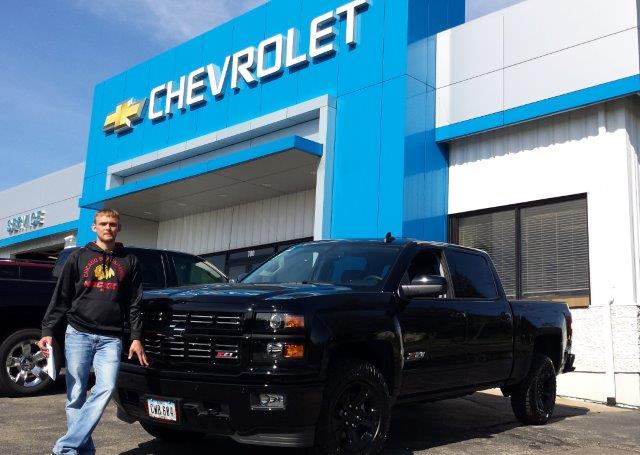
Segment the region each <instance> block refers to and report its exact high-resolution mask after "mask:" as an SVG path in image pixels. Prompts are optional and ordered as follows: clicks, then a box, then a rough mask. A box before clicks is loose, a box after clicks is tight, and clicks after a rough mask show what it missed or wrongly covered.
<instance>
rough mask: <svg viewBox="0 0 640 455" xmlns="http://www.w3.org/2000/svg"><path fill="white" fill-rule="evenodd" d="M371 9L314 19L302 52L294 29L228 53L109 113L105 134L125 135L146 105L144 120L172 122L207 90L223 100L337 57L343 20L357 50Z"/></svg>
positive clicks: (357, 0)
mask: <svg viewBox="0 0 640 455" xmlns="http://www.w3.org/2000/svg"><path fill="white" fill-rule="evenodd" d="M368 6H369V0H354V1H352V2H349V3H346V4H344V5H342V6H340V7H338V8H336V9H335V10H332V11H328V12H326V13H325V14H322V15H320V16H318V17H316V18H315V19H313V20H312V21H311V24H310V25H309V30H310V33H309V42H308V43H300V47H304V46H306V48H304V49H299V48H298V47H299V46H298V43H299V37H300V33H299V31H298V30H297V29H296V28H290V29H289V30H288V31H287V33H286V36H285V35H284V34H277V35H274V36H272V37H270V38H267V39H265V40H263V41H262V42H260V43H258V45H257V46H251V47H248V48H246V49H242V50H239V51H237V52H235V53H233V54H230V55H228V56H227V57H226V58H225V60H224V62H216V63H218V64H215V63H210V64H208V65H206V66H202V67H200V68H196V69H194V70H192V71H191V72H189V73H188V74H184V75H183V76H180V78H179V80H177V81H167V82H165V83H164V84H161V85H159V86H157V87H154V88H153V89H152V90H151V93H149V97H148V98H143V99H141V100H135V99H133V98H132V99H129V100H126V101H123V102H121V103H120V104H118V105H117V106H116V107H115V110H114V111H113V112H110V113H109V114H108V115H107V117H106V119H105V122H104V125H103V128H102V129H103V131H104V132H105V134H110V133H114V132H115V133H124V132H126V131H129V130H131V129H132V128H133V127H134V125H135V124H136V123H138V122H140V121H142V120H143V111H144V108H145V107H148V109H147V114H146V116H147V117H148V119H149V120H151V121H154V120H155V121H157V120H160V119H164V118H170V117H171V116H172V114H173V112H174V109H178V110H181V111H185V110H186V109H187V108H189V107H190V106H197V105H200V104H204V103H206V102H207V99H206V96H205V93H206V92H207V91H209V92H210V94H211V97H212V98H213V99H214V100H218V99H221V98H222V97H224V91H225V87H227V86H229V87H230V88H231V89H232V90H234V91H236V92H238V91H240V90H241V83H240V82H241V80H243V81H244V82H245V83H246V84H247V85H248V86H250V87H252V86H256V85H258V84H260V83H264V82H267V81H268V80H269V78H273V77H274V76H276V75H278V74H280V73H282V72H283V71H285V69H290V68H297V67H302V66H303V65H307V64H308V63H309V62H311V61H314V60H316V59H318V58H320V57H323V56H327V55H330V54H334V53H336V52H337V51H338V46H337V43H336V41H335V36H336V32H335V27H336V25H337V23H338V22H339V21H344V22H345V26H346V33H345V42H346V44H347V45H349V46H350V47H355V46H356V45H357V36H356V30H357V20H358V17H359V15H360V14H361V13H363V12H364V11H366V10H367V7H368ZM147 104H148V106H147Z"/></svg>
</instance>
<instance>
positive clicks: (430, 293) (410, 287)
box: [400, 275, 447, 299]
mask: <svg viewBox="0 0 640 455" xmlns="http://www.w3.org/2000/svg"><path fill="white" fill-rule="evenodd" d="M400 292H401V295H402V297H404V298H408V299H410V298H413V297H437V296H439V295H442V294H444V293H445V292H447V280H446V279H445V278H444V277H441V276H439V275H420V276H417V277H415V278H414V279H413V280H412V281H411V284H403V285H402V286H400Z"/></svg>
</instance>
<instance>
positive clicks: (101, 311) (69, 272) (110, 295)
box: [42, 242, 142, 340]
mask: <svg viewBox="0 0 640 455" xmlns="http://www.w3.org/2000/svg"><path fill="white" fill-rule="evenodd" d="M141 299H142V280H141V272H140V268H139V266H138V259H137V258H136V257H135V256H134V255H133V254H131V253H128V252H127V251H126V249H124V248H123V247H122V245H121V244H119V243H118V244H116V248H115V249H114V250H113V251H104V250H103V249H101V248H100V247H99V246H98V245H96V244H95V243H93V242H91V243H88V244H87V245H86V246H85V247H84V248H80V249H78V250H76V251H74V252H73V253H71V254H70V255H69V258H68V259H67V262H66V263H65V264H64V268H63V269H62V273H61V274H60V278H58V284H57V285H56V289H55V291H54V293H53V297H52V298H51V303H50V304H49V308H47V312H46V314H45V315H44V319H43V320H42V336H52V335H53V332H54V331H55V329H56V328H57V327H58V326H59V325H60V324H61V323H62V322H63V321H64V319H65V315H66V317H67V320H68V323H69V324H70V325H71V326H72V327H73V328H74V329H76V330H79V331H81V332H88V333H95V334H97V335H108V336H116V337H119V336H122V331H123V328H124V322H125V320H127V319H128V320H129V324H130V326H131V339H132V340H139V339H140V338H141V335H142V333H141V332H142V320H141V318H140V300H141Z"/></svg>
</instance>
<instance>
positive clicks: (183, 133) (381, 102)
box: [81, 0, 464, 240]
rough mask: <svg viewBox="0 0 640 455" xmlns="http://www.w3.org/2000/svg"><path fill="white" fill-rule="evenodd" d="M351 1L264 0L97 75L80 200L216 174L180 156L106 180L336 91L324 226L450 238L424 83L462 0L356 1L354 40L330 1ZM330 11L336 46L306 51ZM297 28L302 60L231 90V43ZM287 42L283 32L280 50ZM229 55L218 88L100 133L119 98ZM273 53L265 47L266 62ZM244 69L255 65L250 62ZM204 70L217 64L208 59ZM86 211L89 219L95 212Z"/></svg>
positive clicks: (248, 43) (341, 233)
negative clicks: (180, 162)
mask: <svg viewBox="0 0 640 455" xmlns="http://www.w3.org/2000/svg"><path fill="white" fill-rule="evenodd" d="M347 4H349V2H348V1H347V0H315V1H309V0H271V1H270V2H268V3H266V4H264V5H262V6H260V7H258V8H256V9H254V10H252V11H250V12H248V13H246V14H244V15H242V16H240V17H238V18H236V19H234V20H232V21H230V22H228V23H226V24H223V25H221V26H220V27H217V28H216V29H214V30H211V31H209V32H207V33H205V34H203V35H201V36H199V37H196V38H194V39H193V40H190V41H188V42H187V43H185V44H183V45H181V46H178V47H177V48H174V49H171V50H169V51H167V52H165V53H163V54H161V55H159V56H157V57H155V58H153V59H151V60H149V61H148V62H144V63H142V64H140V65H138V66H136V67H134V68H132V69H131V70H129V71H127V72H125V73H123V74H120V75H118V76H115V77H114V78H112V79H109V80H108V81H105V82H104V83H102V84H100V85H99V86H98V87H97V88H96V92H95V99H94V107H93V115H92V125H91V131H90V135H89V136H90V141H89V151H88V156H87V172H86V176H85V177H86V180H85V186H84V191H83V197H82V200H81V205H82V206H83V207H84V208H85V209H96V208H99V207H100V206H102V205H104V204H105V203H107V202H108V201H109V200H111V199H113V198H115V197H118V196H122V195H126V194H129V193H131V192H136V191H144V190H145V189H147V188H153V187H154V186H159V185H164V184H167V183H170V182H172V181H176V180H180V179H186V178H189V177H192V176H194V175H198V174H200V173H203V172H211V171H212V170H213V169H214V168H215V166H216V165H214V164H212V163H211V162H203V163H199V164H194V165H190V166H189V165H187V166H184V167H180V168H179V169H174V170H171V171H167V172H164V173H160V174H156V175H154V176H153V177H148V178H146V179H143V180H139V181H137V182H135V183H130V184H124V185H122V186H119V187H116V188H112V189H107V187H106V183H107V182H106V178H107V168H108V167H109V166H111V165H114V164H116V163H120V162H123V161H125V160H131V159H135V158H136V157H138V156H141V155H145V154H149V153H153V152H155V151H158V150H161V149H164V148H166V147H169V146H172V145H175V144H179V143H183V142H185V141H187V140H190V139H193V138H196V137H200V136H203V135H205V134H208V133H211V132H213V131H217V130H220V129H223V128H225V127H229V126H232V125H235V124H238V123H241V122H246V121H249V120H252V119H254V118H256V117H260V116H263V115H265V114H268V113H271V112H275V111H278V110H280V109H283V108H286V107H289V106H292V105H295V104H298V103H300V102H303V101H307V100H311V99H314V98H317V97H319V96H324V95H331V96H333V97H335V99H336V103H337V108H336V123H335V147H334V148H332V147H328V148H327V149H326V150H325V152H327V153H325V155H324V160H325V181H324V185H325V188H324V191H325V197H324V200H325V206H324V207H322V210H323V213H324V217H323V221H324V226H323V229H322V230H323V234H324V236H325V237H332V238H337V237H368V236H372V237H380V236H382V235H384V234H385V233H386V232H387V231H391V232H393V233H394V235H396V236H407V235H413V236H416V237H420V238H432V239H438V240H442V239H444V238H446V229H443V227H442V226H441V225H442V220H443V219H446V194H447V189H446V172H445V168H444V167H443V166H446V158H447V157H446V149H444V148H442V147H440V146H438V145H436V143H435V132H434V128H433V125H432V120H433V112H434V110H435V103H434V101H433V97H429V96H428V95H427V92H428V90H427V88H428V83H429V75H430V74H433V73H434V71H435V70H434V67H433V65H434V64H435V58H434V56H435V53H434V49H433V42H434V41H433V38H432V35H433V34H435V33H436V32H438V31H441V30H444V29H446V28H449V27H451V26H454V25H457V24H458V23H460V22H461V21H462V20H463V19H464V0H449V1H445V0H369V1H368V5H366V6H362V7H361V9H359V10H358V11H357V14H356V21H355V23H356V29H355V41H356V42H355V43H352V44H348V43H347V36H348V33H347V32H348V27H347V21H346V16H345V15H337V14H335V11H336V8H338V7H341V6H344V5H347ZM328 12H333V14H334V16H335V18H334V19H333V20H334V29H335V37H328V38H327V39H325V40H324V41H322V42H321V43H320V44H327V43H331V42H333V43H334V47H335V52H330V53H328V54H325V55H323V56H321V57H319V58H316V59H312V58H310V56H309V51H310V50H309V46H310V43H309V40H310V34H311V32H310V27H311V23H312V21H313V19H315V18H317V17H318V16H320V15H322V14H324V13H328ZM329 20H330V21H331V19H329ZM292 28H293V29H295V35H296V36H297V37H298V42H297V43H296V45H295V46H294V47H295V49H294V50H295V53H294V56H299V55H301V54H307V57H308V62H306V63H304V64H301V65H299V66H296V67H294V68H283V69H282V71H280V72H278V73H277V74H273V75H272V76H269V77H268V78H265V79H263V80H261V81H259V82H257V83H251V84H248V83H246V82H245V81H244V78H243V77H239V84H238V89H237V90H233V88H232V86H231V74H232V72H231V66H232V63H233V55H234V53H236V52H239V51H242V50H243V49H246V48H249V47H252V46H253V47H256V48H257V46H258V45H259V43H260V42H261V41H262V40H264V39H266V38H270V37H273V36H274V35H277V34H282V35H283V36H285V37H286V36H287V33H288V30H289V29H292ZM430 43H431V44H430ZM286 47H287V46H286V40H284V41H283V52H285V53H286ZM227 58H229V62H228V65H229V68H228V72H227V74H226V76H227V77H226V80H225V83H224V88H223V90H222V93H221V95H220V96H218V97H215V96H214V95H213V94H212V93H211V91H212V90H211V87H210V85H211V84H210V83H209V81H208V80H207V87H206V89H205V90H204V92H201V93H203V94H204V101H203V102H201V103H200V104H198V105H197V106H191V107H186V108H185V109H184V110H179V109H178V107H177V105H176V103H173V104H172V109H171V111H172V115H170V116H169V115H166V116H161V118H158V119H156V120H153V121H152V120H150V118H149V115H150V109H151V106H150V102H149V101H147V104H146V107H145V110H144V112H143V118H142V119H141V121H140V122H139V123H138V124H137V125H135V126H134V128H133V129H132V130H130V131H127V132H125V133H108V134H105V133H104V132H103V131H102V125H103V123H104V119H105V117H106V116H107V115H108V114H109V113H111V112H113V111H114V110H115V108H116V106H117V105H118V104H120V103H122V102H123V101H126V100H128V99H130V98H133V99H134V100H142V99H145V98H147V99H148V98H149V97H150V93H151V90H152V89H153V88H154V87H158V86H160V85H162V84H166V83H167V82H169V81H171V82H172V83H173V85H174V87H175V86H176V85H178V84H179V83H180V77H181V76H185V77H186V78H188V76H189V73H190V72H191V71H193V70H196V69H197V68H201V67H205V68H207V65H209V64H211V65H216V66H217V67H218V69H219V70H222V69H224V66H225V61H227ZM247 58H249V57H248V56H247ZM275 60H276V57H275V53H274V52H273V51H270V52H269V53H268V54H267V57H266V62H267V64H272V63H274V62H275ZM249 70H250V71H252V72H253V74H255V72H256V70H255V64H254V65H253V66H252V67H251V68H249ZM210 71H211V72H212V74H217V73H216V71H215V68H214V67H213V66H211V67H210ZM410 80H411V81H412V82H409V81H410ZM186 83H187V81H185V84H186ZM166 96H167V95H166V94H162V93H161V94H160V95H159V96H158V97H157V98H156V99H155V101H156V103H155V104H156V112H157V111H158V110H161V109H162V108H163V107H164V101H165V100H166ZM276 146H277V144H276ZM256 151H259V150H258V149H256V150H253V147H249V148H247V149H245V150H243V151H239V152H234V153H232V154H231V155H230V156H229V157H228V159H229V160H230V163H231V164H230V165H232V164H233V163H238V164H239V163H241V162H243V161H242V160H245V159H251V158H250V157H251V156H252V153H256ZM225 159H227V158H225ZM443 185H444V186H443ZM82 213H83V214H84V215H85V216H86V217H90V214H91V210H89V211H88V212H87V213H86V214H85V212H84V211H83V212H82ZM81 218H82V217H81ZM81 222H82V219H81ZM87 235H89V234H87Z"/></svg>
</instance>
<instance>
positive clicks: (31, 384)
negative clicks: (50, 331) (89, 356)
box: [0, 329, 62, 397]
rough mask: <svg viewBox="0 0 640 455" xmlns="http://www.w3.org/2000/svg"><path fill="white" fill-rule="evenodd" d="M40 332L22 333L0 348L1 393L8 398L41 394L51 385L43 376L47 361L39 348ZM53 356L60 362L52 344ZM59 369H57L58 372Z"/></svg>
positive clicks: (56, 347)
mask: <svg viewBox="0 0 640 455" xmlns="http://www.w3.org/2000/svg"><path fill="white" fill-rule="evenodd" d="M40 336H41V331H40V330H39V329H22V330H18V331H16V332H13V333H12V334H10V335H9V336H8V337H7V338H6V339H5V340H4V341H3V342H2V344H0V361H1V362H2V366H3V367H2V369H0V392H2V393H4V394H6V395H8V396H11V397H22V396H29V395H35V394H37V393H40V392H42V391H44V390H46V389H48V388H49V387H51V385H52V384H53V380H52V379H51V378H50V377H49V376H48V375H47V374H46V373H45V372H44V370H45V367H46V365H47V359H45V358H44V355H43V354H42V352H41V351H40V348H38V345H37V343H38V341H39V340H40ZM53 348H54V349H55V351H54V355H55V357H56V358H57V359H61V358H62V357H61V353H60V348H59V347H58V346H57V345H56V344H54V346H53ZM59 371H60V366H58V372H59Z"/></svg>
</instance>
